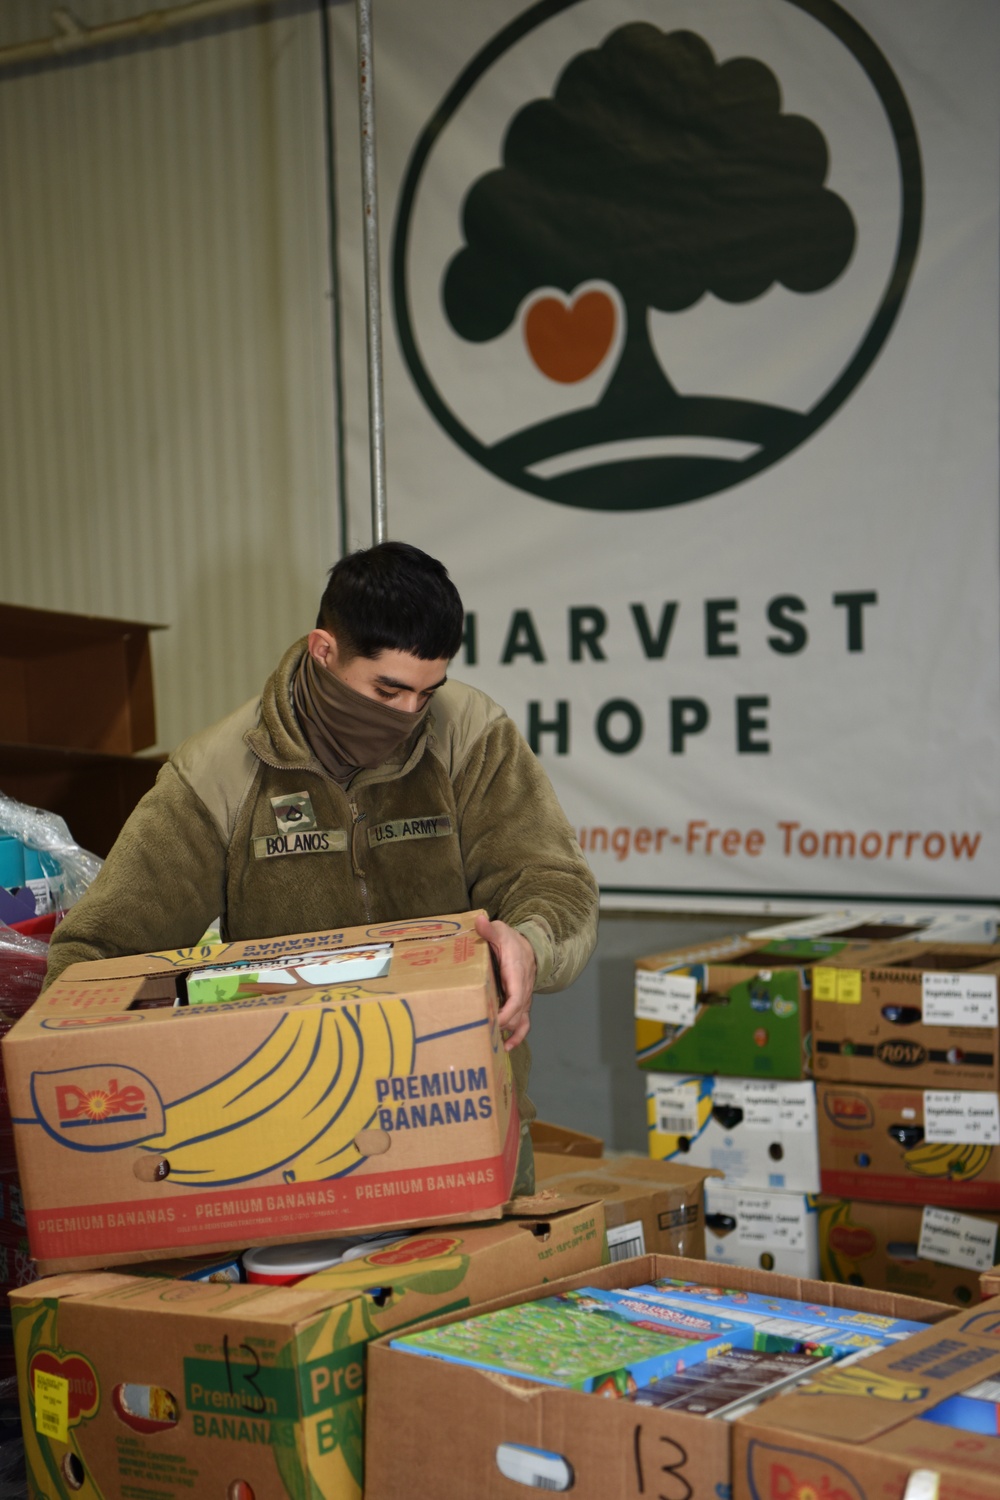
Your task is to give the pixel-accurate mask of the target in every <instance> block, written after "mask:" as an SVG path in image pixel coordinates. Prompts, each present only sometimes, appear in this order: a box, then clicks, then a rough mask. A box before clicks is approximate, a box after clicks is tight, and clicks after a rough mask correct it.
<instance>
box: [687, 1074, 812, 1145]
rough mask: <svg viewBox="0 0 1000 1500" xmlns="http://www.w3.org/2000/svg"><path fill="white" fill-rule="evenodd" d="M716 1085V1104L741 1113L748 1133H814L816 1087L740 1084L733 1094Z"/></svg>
mask: <svg viewBox="0 0 1000 1500" xmlns="http://www.w3.org/2000/svg"><path fill="white" fill-rule="evenodd" d="M728 1094H729V1090H728V1089H727V1088H725V1087H724V1086H722V1085H720V1084H718V1083H717V1084H716V1086H715V1093H714V1095H713V1098H714V1100H715V1101H716V1102H717V1103H720V1104H721V1103H725V1104H737V1105H739V1106H740V1108H741V1109H742V1110H743V1124H744V1125H745V1126H746V1127H747V1128H748V1129H749V1130H766V1131H768V1132H770V1134H772V1135H786V1134H787V1133H788V1132H790V1131H809V1132H815V1130H816V1087H815V1085H814V1084H812V1083H757V1082H753V1083H741V1084H740V1085H739V1088H738V1089H734V1090H733V1096H732V1098H729V1097H726V1096H727V1095H728Z"/></svg>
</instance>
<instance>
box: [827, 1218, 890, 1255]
mask: <svg viewBox="0 0 1000 1500" xmlns="http://www.w3.org/2000/svg"><path fill="white" fill-rule="evenodd" d="M877 1244H878V1241H877V1240H876V1238H875V1236H874V1234H873V1233H872V1231H871V1230H870V1229H866V1228H865V1227H864V1225H863V1224H836V1225H834V1227H833V1228H832V1229H831V1230H830V1249H831V1250H835V1251H836V1252H837V1254H838V1255H846V1256H847V1258H848V1260H864V1259H865V1257H866V1256H868V1255H873V1254H874V1253H875V1249H876V1246H877Z"/></svg>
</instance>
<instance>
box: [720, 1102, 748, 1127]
mask: <svg viewBox="0 0 1000 1500" xmlns="http://www.w3.org/2000/svg"><path fill="white" fill-rule="evenodd" d="M712 1119H713V1120H717V1121H718V1123H719V1124H720V1125H721V1126H722V1128H723V1130H735V1129H736V1127H737V1125H740V1124H742V1121H743V1111H742V1109H740V1106H739V1105H738V1104H716V1105H713V1107H712Z"/></svg>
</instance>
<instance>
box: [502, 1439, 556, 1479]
mask: <svg viewBox="0 0 1000 1500" xmlns="http://www.w3.org/2000/svg"><path fill="white" fill-rule="evenodd" d="M497 1468H498V1469H499V1470H500V1473H501V1474H502V1475H503V1476H504V1478H505V1479H513V1481H514V1483H515V1484H526V1485H527V1486H528V1487H529V1488H530V1489H533V1490H569V1489H572V1488H573V1466H572V1464H570V1463H568V1462H567V1460H566V1459H565V1458H563V1456H562V1454H561V1453H552V1452H550V1451H549V1449H547V1448H528V1447H526V1446H525V1444H523V1443H500V1444H499V1445H498V1447H497Z"/></svg>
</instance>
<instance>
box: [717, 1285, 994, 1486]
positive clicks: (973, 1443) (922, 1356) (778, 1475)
mask: <svg viewBox="0 0 1000 1500" xmlns="http://www.w3.org/2000/svg"><path fill="white" fill-rule="evenodd" d="M998 1381H1000V1299H998V1298H992V1299H991V1300H990V1301H988V1302H983V1303H979V1304H978V1305H977V1306H976V1307H975V1308H970V1309H967V1310H965V1311H963V1312H958V1313H955V1312H953V1314H952V1316H951V1317H949V1318H946V1319H945V1320H944V1321H943V1322H939V1323H935V1324H934V1326H933V1327H931V1328H929V1329H927V1331H926V1332H924V1333H917V1334H914V1335H913V1337H912V1338H909V1339H907V1340H905V1341H904V1342H902V1343H900V1344H896V1345H894V1346H893V1347H891V1348H887V1349H882V1350H880V1351H879V1352H878V1353H877V1354H872V1355H869V1356H868V1357H867V1358H865V1359H863V1360H860V1361H858V1362H857V1363H856V1364H850V1365H848V1366H847V1367H846V1368H845V1367H838V1366H837V1365H833V1366H830V1367H828V1368H827V1369H825V1370H823V1371H821V1372H820V1373H819V1374H818V1375H817V1376H816V1378H815V1379H814V1380H812V1381H810V1382H809V1383H808V1384H807V1385H804V1386H801V1387H799V1388H798V1389H797V1390H796V1391H795V1392H789V1393H788V1394H786V1395H779V1396H776V1397H775V1398H774V1399H773V1400H771V1401H768V1402H765V1403H764V1404H763V1405H761V1406H759V1407H757V1409H756V1410H754V1411H752V1412H749V1413H747V1414H746V1415H745V1416H742V1417H738V1418H737V1419H736V1421H735V1422H734V1423H733V1424H732V1427H733V1431H732V1436H733V1485H732V1492H731V1493H732V1496H733V1500H798V1497H803V1500H804V1497H806V1496H810V1497H815V1500H821V1497H823V1500H876V1497H877V1500H889V1497H893V1500H897V1497H898V1500H902V1497H903V1496H904V1495H906V1496H913V1495H921V1496H925V1497H930V1496H934V1497H937V1500H996V1497H997V1494H998V1493H1000V1478H998V1471H1000V1436H998V1435H997V1427H996V1406H995V1395H994V1400H993V1402H990V1403H985V1402H983V1403H979V1404H981V1405H983V1406H984V1407H986V1409H987V1411H988V1413H989V1416H990V1419H991V1421H992V1424H993V1427H992V1434H990V1433H989V1432H983V1431H982V1430H981V1429H980V1430H978V1431H976V1432H975V1433H974V1434H973V1433H972V1432H971V1431H970V1430H969V1429H968V1428H967V1427H963V1426H959V1425H957V1424H956V1425H948V1423H947V1420H946V1417H947V1415H948V1411H949V1407H950V1408H954V1407H955V1406H959V1405H961V1403H957V1402H955V1401H954V1398H955V1397H959V1396H961V1395H963V1394H964V1393H965V1392H967V1391H968V1389H969V1388H970V1387H972V1388H974V1389H976V1390H979V1391H982V1389H983V1387H984V1386H985V1387H987V1388H992V1389H993V1390H994V1391H995V1390H996V1387H997V1383H998ZM946 1403H947V1405H946ZM958 1420H961V1418H959V1419H958ZM917 1471H921V1472H920V1475H919V1476H918V1474H917Z"/></svg>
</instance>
